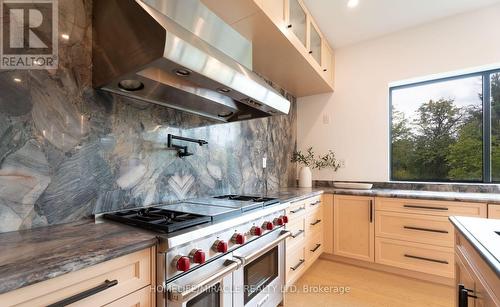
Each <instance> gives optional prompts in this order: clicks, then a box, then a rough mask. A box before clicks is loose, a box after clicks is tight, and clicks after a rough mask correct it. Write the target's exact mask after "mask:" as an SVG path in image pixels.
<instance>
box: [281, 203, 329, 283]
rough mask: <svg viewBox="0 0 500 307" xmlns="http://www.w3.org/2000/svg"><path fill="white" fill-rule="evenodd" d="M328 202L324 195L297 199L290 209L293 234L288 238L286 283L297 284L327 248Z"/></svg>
mask: <svg viewBox="0 0 500 307" xmlns="http://www.w3.org/2000/svg"><path fill="white" fill-rule="evenodd" d="M323 212H324V204H323V202H322V197H321V196H314V197H309V198H306V199H303V200H300V201H296V202H293V203H292V204H290V206H289V207H288V209H287V210H286V214H287V216H288V224H287V225H286V228H287V230H289V231H290V232H291V233H292V235H291V236H290V237H288V238H287V241H286V254H287V256H286V284H287V285H291V284H293V283H294V282H295V281H296V280H297V279H298V278H299V277H300V276H301V275H302V274H303V273H304V272H305V271H306V270H307V268H309V267H310V266H311V265H312V264H313V263H314V261H316V259H318V257H319V256H320V255H321V253H323V251H324V248H325V247H324V243H323V241H324V239H323V237H324V236H323V233H324V230H323V229H324V228H323V227H324V224H325V220H324V213H323Z"/></svg>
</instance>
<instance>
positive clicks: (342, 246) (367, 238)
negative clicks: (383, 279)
mask: <svg viewBox="0 0 500 307" xmlns="http://www.w3.org/2000/svg"><path fill="white" fill-rule="evenodd" d="M374 210H375V209H374V198H373V197H360V196H344V195H335V196H334V201H333V254H334V255H337V256H343V257H349V258H353V259H358V260H363V261H369V262H373V261H374V260H375V235H374V233H375V224H374V220H375V219H374Z"/></svg>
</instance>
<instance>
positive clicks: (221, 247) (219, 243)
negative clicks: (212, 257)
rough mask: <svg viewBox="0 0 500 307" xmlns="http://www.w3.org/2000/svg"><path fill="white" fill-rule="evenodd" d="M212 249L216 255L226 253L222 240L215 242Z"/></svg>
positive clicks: (225, 246) (225, 245)
mask: <svg viewBox="0 0 500 307" xmlns="http://www.w3.org/2000/svg"><path fill="white" fill-rule="evenodd" d="M212 249H213V250H214V251H216V252H218V253H226V252H227V243H226V242H224V241H222V240H217V241H215V243H214V245H213V246H212Z"/></svg>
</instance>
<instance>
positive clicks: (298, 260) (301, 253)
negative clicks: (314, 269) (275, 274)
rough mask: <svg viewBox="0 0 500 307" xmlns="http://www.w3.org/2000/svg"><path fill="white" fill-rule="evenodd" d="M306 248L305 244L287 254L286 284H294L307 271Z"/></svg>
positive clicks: (288, 251)
mask: <svg viewBox="0 0 500 307" xmlns="http://www.w3.org/2000/svg"><path fill="white" fill-rule="evenodd" d="M305 264H306V258H305V247H304V245H303V244H300V245H298V246H297V247H296V248H294V249H291V250H288V249H287V252H286V270H285V271H286V283H287V285H289V284H292V283H294V282H295V280H296V279H297V278H298V277H299V276H300V275H301V274H302V272H303V271H304V269H305V267H306V266H305Z"/></svg>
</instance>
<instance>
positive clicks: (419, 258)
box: [404, 254, 448, 264]
mask: <svg viewBox="0 0 500 307" xmlns="http://www.w3.org/2000/svg"><path fill="white" fill-rule="evenodd" d="M404 256H405V257H406V258H412V259H418V260H424V261H430V262H437V263H443V264H448V261H446V260H438V259H432V258H426V257H420V256H413V255H408V254H405V255H404Z"/></svg>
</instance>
